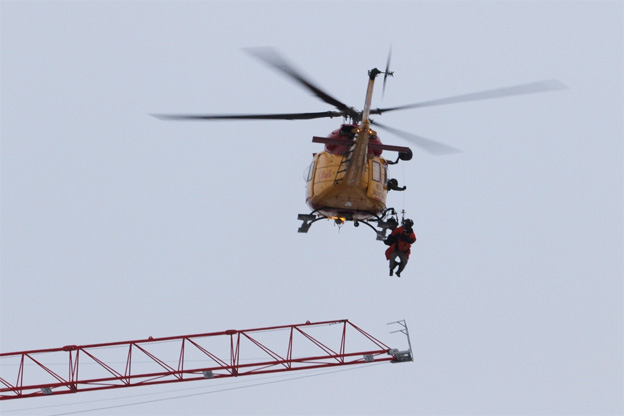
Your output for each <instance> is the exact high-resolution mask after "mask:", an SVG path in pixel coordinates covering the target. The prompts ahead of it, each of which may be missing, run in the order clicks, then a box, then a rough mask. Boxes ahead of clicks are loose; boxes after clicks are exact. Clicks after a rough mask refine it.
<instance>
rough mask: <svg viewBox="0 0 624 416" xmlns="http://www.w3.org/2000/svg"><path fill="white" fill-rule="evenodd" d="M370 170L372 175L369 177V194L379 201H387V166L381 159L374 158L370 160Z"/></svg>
mask: <svg viewBox="0 0 624 416" xmlns="http://www.w3.org/2000/svg"><path fill="white" fill-rule="evenodd" d="M369 163H370V166H369V169H368V171H369V172H370V177H369V179H368V191H367V192H366V193H367V196H368V197H369V198H372V199H374V200H376V201H379V202H383V203H385V202H386V195H387V191H386V190H385V189H384V188H385V176H386V170H385V166H382V165H381V163H379V160H376V159H373V160H371V161H370V162H369Z"/></svg>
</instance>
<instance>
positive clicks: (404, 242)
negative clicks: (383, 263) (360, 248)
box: [384, 218, 416, 277]
mask: <svg viewBox="0 0 624 416" xmlns="http://www.w3.org/2000/svg"><path fill="white" fill-rule="evenodd" d="M413 225H414V221H412V220H410V219H409V218H408V219H406V220H404V221H403V225H402V226H401V227H398V228H395V229H394V230H393V231H392V233H391V234H390V235H389V236H388V238H386V240H384V243H385V244H386V245H387V246H390V247H388V249H387V250H386V259H387V260H389V261H390V276H392V275H393V273H394V268H395V267H397V266H398V267H399V269H398V270H397V271H396V275H397V276H398V277H401V272H402V271H403V269H405V266H406V265H407V260H408V259H409V256H410V253H411V247H412V244H414V243H415V242H416V235H415V234H414V231H413V230H412V226H413ZM397 258H398V260H400V261H397Z"/></svg>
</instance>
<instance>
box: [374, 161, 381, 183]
mask: <svg viewBox="0 0 624 416" xmlns="http://www.w3.org/2000/svg"><path fill="white" fill-rule="evenodd" d="M373 180H374V181H375V182H381V164H380V163H379V162H377V161H376V160H373Z"/></svg>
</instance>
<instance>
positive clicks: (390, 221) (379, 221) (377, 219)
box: [297, 208, 399, 241]
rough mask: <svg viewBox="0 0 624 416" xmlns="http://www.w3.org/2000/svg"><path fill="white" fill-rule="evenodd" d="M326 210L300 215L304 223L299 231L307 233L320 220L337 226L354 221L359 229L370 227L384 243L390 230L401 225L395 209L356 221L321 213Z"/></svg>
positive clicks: (299, 217)
mask: <svg viewBox="0 0 624 416" xmlns="http://www.w3.org/2000/svg"><path fill="white" fill-rule="evenodd" d="M326 209H327V208H320V209H317V210H314V211H312V212H311V213H309V214H299V215H298V216H297V219H299V220H300V221H303V223H302V224H301V226H300V227H299V229H298V230H297V231H298V232H300V233H307V232H308V230H309V229H310V227H311V226H312V224H314V223H315V222H317V221H318V220H324V219H328V220H329V219H333V220H334V221H336V223H337V224H343V223H344V222H345V221H353V225H354V226H355V227H359V226H360V224H365V225H367V226H369V227H370V228H371V229H372V230H373V231H375V233H376V234H377V240H380V241H383V240H385V239H386V234H387V232H388V230H390V231H392V230H394V229H395V228H396V227H397V226H398V225H399V221H398V217H397V214H396V211H395V210H394V208H388V209H386V210H385V211H384V212H383V213H382V214H381V216H378V215H375V214H372V213H367V214H369V215H370V216H372V217H374V218H371V219H367V220H355V219H353V218H349V216H345V217H340V218H334V217H328V216H326V215H323V214H320V213H319V211H323V210H326ZM371 223H376V226H373V225H372V224H371Z"/></svg>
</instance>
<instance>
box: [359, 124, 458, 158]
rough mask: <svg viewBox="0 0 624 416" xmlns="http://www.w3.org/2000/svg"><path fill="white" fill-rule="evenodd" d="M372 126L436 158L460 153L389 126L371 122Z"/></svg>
mask: <svg viewBox="0 0 624 416" xmlns="http://www.w3.org/2000/svg"><path fill="white" fill-rule="evenodd" d="M371 123H372V124H374V125H375V126H377V127H381V128H382V129H384V130H387V131H389V132H390V133H392V134H395V135H397V136H399V137H402V138H404V139H405V140H408V141H410V142H412V143H414V144H415V145H417V146H418V147H420V148H421V149H423V150H425V151H427V152H429V153H431V154H433V155H436V156H442V155H450V154H453V153H461V150H457V149H455V148H453V147H450V146H447V145H445V144H442V143H439V142H436V141H433V140H430V139H426V138H424V137H421V136H417V135H415V134H412V133H408V132H406V131H403V130H399V129H395V128H394V127H390V126H386V125H384V124H380V123H378V122H376V121H372V122H371Z"/></svg>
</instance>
